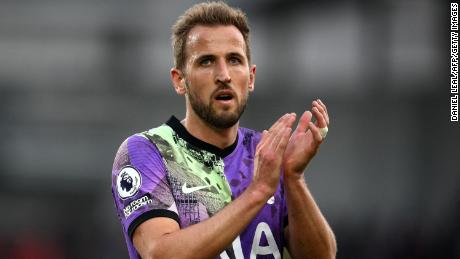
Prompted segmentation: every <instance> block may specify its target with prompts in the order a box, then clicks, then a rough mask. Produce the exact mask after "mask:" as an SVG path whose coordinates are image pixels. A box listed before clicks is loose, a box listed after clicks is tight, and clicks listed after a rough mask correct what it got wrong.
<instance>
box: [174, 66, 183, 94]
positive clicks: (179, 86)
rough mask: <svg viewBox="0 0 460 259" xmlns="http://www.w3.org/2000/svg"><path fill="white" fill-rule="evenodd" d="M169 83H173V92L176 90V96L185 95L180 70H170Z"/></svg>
mask: <svg viewBox="0 0 460 259" xmlns="http://www.w3.org/2000/svg"><path fill="white" fill-rule="evenodd" d="M171 81H172V83H173V86H174V90H176V93H177V94H178V95H185V93H186V89H185V77H184V73H182V71H181V70H179V69H177V68H175V67H173V68H171Z"/></svg>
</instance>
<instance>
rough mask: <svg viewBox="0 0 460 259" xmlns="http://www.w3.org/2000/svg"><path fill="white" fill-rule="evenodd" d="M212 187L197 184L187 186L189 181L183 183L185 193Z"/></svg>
mask: <svg viewBox="0 0 460 259" xmlns="http://www.w3.org/2000/svg"><path fill="white" fill-rule="evenodd" d="M209 187H211V185H203V186H196V187H187V183H184V185H182V192H183V193H184V194H189V193H192V192H196V191H199V190H201V189H206V188H209Z"/></svg>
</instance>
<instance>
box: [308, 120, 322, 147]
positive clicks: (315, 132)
mask: <svg viewBox="0 0 460 259" xmlns="http://www.w3.org/2000/svg"><path fill="white" fill-rule="evenodd" d="M308 126H309V129H310V131H311V133H312V135H313V139H314V140H315V141H316V142H318V143H321V142H323V137H322V136H321V133H320V132H319V129H318V127H316V125H315V124H313V122H310V123H309V124H308Z"/></svg>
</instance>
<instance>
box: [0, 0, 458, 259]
mask: <svg viewBox="0 0 460 259" xmlns="http://www.w3.org/2000/svg"><path fill="white" fill-rule="evenodd" d="M193 3H194V1H184V2H176V1H166V0H163V1H145V0H136V1H125V0H123V1H122V0H111V1H109V0H101V1H87V0H83V1H76V0H43V1H32V0H17V1H13V0H11V1H6V0H0V61H1V62H0V116H1V119H0V123H1V124H0V136H1V145H0V179H1V181H0V206H1V209H0V258H127V250H126V245H125V243H124V240H123V236H122V231H121V226H120V223H119V221H118V218H117V216H116V212H115V209H114V205H113V201H112V197H111V189H110V188H111V167H112V163H113V158H114V155H115V152H116V150H117V148H118V146H119V145H120V143H121V142H122V141H123V140H124V138H126V137H127V136H129V135H131V134H133V133H135V132H140V131H143V130H146V129H149V128H152V127H154V126H157V125H159V124H160V123H162V122H164V121H165V120H166V119H167V118H168V117H169V116H170V115H171V114H175V115H177V116H178V117H179V118H182V117H183V116H184V109H185V106H184V100H183V98H182V97H179V96H176V95H175V93H174V91H173V89H172V87H171V83H170V79H169V69H170V68H171V67H172V64H173V62H172V51H171V48H170V40H169V39H170V28H171V25H172V24H173V23H174V21H175V20H176V18H177V17H178V16H179V15H180V14H182V13H183V11H184V10H185V9H187V8H188V7H190V6H191V5H192V4H193ZM229 3H230V4H231V5H234V6H239V7H240V8H242V9H243V10H244V11H245V12H246V13H247V14H248V17H249V20H250V24H251V27H252V53H253V61H254V63H255V64H257V79H256V90H255V92H254V93H253V94H252V96H251V98H250V101H249V105H248V108H247V110H246V112H245V115H244V116H243V119H242V125H243V126H246V127H250V128H255V129H258V130H262V129H264V128H267V127H269V126H270V125H271V124H272V123H273V122H274V121H275V120H276V119H277V118H278V117H279V116H281V115H282V114H283V113H285V112H297V113H301V112H302V111H303V110H305V109H310V104H311V101H312V100H313V99H314V98H318V97H319V98H321V99H322V100H323V101H324V102H325V103H326V104H327V105H328V110H329V113H330V116H331V125H330V132H329V135H328V138H327V140H326V142H325V143H324V144H323V145H322V147H321V150H320V152H319V153H318V155H317V157H316V158H315V159H314V160H313V162H312V163H311V165H310V166H309V168H308V171H307V174H306V178H307V181H308V184H309V186H310V188H311V190H312V192H313V194H314V196H315V198H316V200H317V202H318V204H319V205H320V207H321V209H322V211H323V213H324V214H325V216H326V217H327V219H328V221H329V223H330V224H331V226H332V228H333V229H334V231H335V234H336V236H337V241H338V258H353V259H354V258H363V259H364V258H366V259H367V258H376V259H379V258H382V259H383V258H460V238H459V237H458V232H459V231H460V224H459V222H460V187H459V182H460V170H459V164H460V162H459V153H460V152H459V144H460V134H459V133H460V130H459V127H460V124H459V123H452V122H450V120H449V114H450V106H449V103H450V102H449V101H450V99H449V98H450V93H449V91H450V85H449V82H450V81H449V74H450V69H449V29H450V28H449V16H450V6H449V3H448V2H447V1H438V0H421V1H397V0H387V1H364V0H363V1H333V0H329V1H273V0H271V1H266V0H257V1H243V0H240V1H229Z"/></svg>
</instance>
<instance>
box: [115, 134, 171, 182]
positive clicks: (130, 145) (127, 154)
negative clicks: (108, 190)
mask: <svg viewBox="0 0 460 259" xmlns="http://www.w3.org/2000/svg"><path fill="white" fill-rule="evenodd" d="M152 162H153V163H155V164H158V163H161V162H162V157H161V154H160V152H159V151H158V148H157V146H156V144H155V143H154V141H153V140H152V139H150V138H149V137H147V135H146V134H145V132H142V133H136V134H133V135H131V136H129V137H127V138H126V139H125V140H124V141H123V142H122V143H121V145H120V146H119V148H118V150H117V153H116V155H115V159H114V162H113V171H112V173H117V172H119V171H120V169H122V168H123V167H125V166H127V165H130V166H131V165H134V164H146V163H152Z"/></svg>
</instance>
